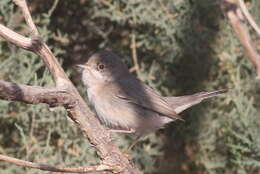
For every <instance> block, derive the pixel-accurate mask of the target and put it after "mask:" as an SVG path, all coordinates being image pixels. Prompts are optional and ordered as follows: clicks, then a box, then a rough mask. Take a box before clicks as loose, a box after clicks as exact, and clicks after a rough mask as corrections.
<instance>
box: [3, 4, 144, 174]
mask: <svg viewBox="0 0 260 174" xmlns="http://www.w3.org/2000/svg"><path fill="white" fill-rule="evenodd" d="M15 2H16V3H17V4H18V5H19V6H20V8H21V9H22V11H23V14H24V17H25V20H26V22H27V24H28V25H29V27H30V29H31V30H32V31H34V36H33V37H32V38H26V37H23V36H21V35H19V34H18V33H15V32H14V31H11V30H10V29H8V28H6V27H4V26H3V25H0V36H1V37H3V38H4V39H5V40H7V41H8V42H11V43H13V44H15V45H16V46H18V47H20V48H24V49H27V50H30V51H32V52H34V53H36V54H38V55H39V56H40V57H41V59H42V60H43V62H44V64H45V66H46V67H47V68H48V69H49V71H50V73H51V75H52V77H53V79H54V81H55V83H56V87H57V89H58V91H60V90H62V91H66V92H67V93H69V94H70V95H71V97H72V100H71V101H77V104H75V105H73V107H70V108H66V109H67V112H68V116H69V117H70V118H71V119H72V120H73V121H74V123H76V124H77V126H78V127H79V128H80V129H81V130H82V132H83V133H84V134H85V135H86V136H87V138H88V140H89V142H90V143H91V144H92V145H93V146H94V147H95V148H96V150H97V154H98V155H99V157H100V158H101V159H102V164H106V165H108V166H111V168H112V172H114V173H131V174H137V173H140V171H139V170H137V169H136V168H134V167H133V166H132V165H131V163H130V162H129V160H128V158H127V157H126V156H125V155H124V154H123V153H122V152H121V151H120V150H119V149H118V147H116V146H115V145H113V144H112V138H111V136H110V133H109V132H108V131H107V130H106V129H105V128H103V127H102V126H101V124H100V123H99V121H98V120H97V118H96V117H95V115H94V114H93V113H92V112H91V111H90V109H89V108H88V106H87V104H86V103H85V101H84V100H83V98H82V97H81V96H80V95H79V92H78V91H77V89H76V88H75V86H74V85H73V84H72V82H71V81H70V80H69V78H68V77H67V76H66V74H65V72H64V70H63V69H62V67H61V66H60V64H59V62H58V61H57V59H56V58H55V56H54V55H53V53H52V52H51V50H50V49H49V48H48V46H47V45H46V44H45V43H43V42H42V40H41V39H40V37H39V36H38V35H37V32H35V30H36V27H34V24H33V21H32V18H31V15H30V12H29V10H28V7H27V4H26V2H25V0H15ZM20 3H22V4H23V5H20ZM32 24H33V25H32Z"/></svg>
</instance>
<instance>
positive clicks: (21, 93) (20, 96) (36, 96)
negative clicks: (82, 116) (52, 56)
mask: <svg viewBox="0 0 260 174" xmlns="http://www.w3.org/2000/svg"><path fill="white" fill-rule="evenodd" d="M0 99H2V100H12V101H21V102H24V103H28V104H38V103H46V104H48V105H49V106H51V107H54V106H65V107H68V106H72V105H74V104H75V101H74V102H73V101H72V96H71V95H70V94H68V93H66V91H60V90H57V89H50V88H44V87H39V86H28V85H20V84H16V83H10V82H5V81H3V80H0Z"/></svg>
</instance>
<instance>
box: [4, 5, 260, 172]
mask: <svg viewBox="0 0 260 174" xmlns="http://www.w3.org/2000/svg"><path fill="white" fill-rule="evenodd" d="M219 2H220V1H212V0H174V1H172V0H154V1H151V0H142V1H140V0H134V1H128V0H117V1H113V0H97V1H90V0H78V1H75V0H66V1H59V0H34V1H32V0H29V1H28V4H29V6H30V8H31V10H32V15H33V18H34V20H35V23H36V25H37V26H38V27H39V30H40V33H41V35H42V37H43V38H44V40H45V41H46V42H47V44H48V45H49V46H50V47H51V49H52V51H53V52H54V53H55V55H56V56H57V57H58V59H59V61H60V62H61V63H62V64H63V67H64V69H65V70H66V72H67V73H68V75H69V76H70V77H71V79H72V80H73V82H74V84H75V85H77V86H78V89H80V91H81V93H82V95H83V96H85V97H86V95H85V91H84V89H83V88H82V83H81V82H80V76H79V72H77V71H76V70H75V69H74V68H73V66H74V65H75V64H77V63H81V62H84V61H86V60H87V58H88V56H89V55H91V54H93V53H94V52H96V51H97V50H100V49H110V50H113V51H114V52H115V53H117V54H119V55H121V56H122V59H123V61H124V62H125V63H127V65H128V67H129V69H130V70H131V71H132V72H133V73H135V74H136V75H137V76H138V77H139V78H140V79H142V80H143V81H145V82H146V83H147V84H149V85H150V86H151V87H153V88H156V89H158V91H160V92H161V93H162V94H163V95H184V94H192V93H194V92H199V91H204V90H215V89H222V88H231V89H232V90H231V92H230V93H228V94H227V95H223V96H220V97H217V98H214V99H211V100H208V101H206V102H204V103H202V104H200V105H198V106H195V107H193V108H192V109H189V110H187V111H185V112H184V113H182V115H183V117H184V118H185V120H186V121H185V122H174V123H171V124H169V125H168V126H167V127H166V128H165V129H164V130H161V131H158V132H157V133H154V134H150V135H149V136H147V137H145V138H144V139H143V140H142V141H141V142H140V143H139V144H138V145H137V146H136V147H135V149H134V150H133V151H132V152H131V154H130V155H131V156H132V157H133V160H134V163H135V165H136V166H137V167H138V168H140V169H141V170H142V171H144V172H145V173H147V174H148V173H149V174H153V173H154V174H155V173H158V174H173V173H181V174H230V173H234V174H246V173H250V174H257V173H260V135H259V133H260V119H259V118H260V82H259V81H257V80H256V79H255V71H254V67H253V65H251V63H250V62H249V61H248V60H247V58H246V56H245V53H244V51H243V49H242V47H241V46H240V43H239V42H238V40H237V39H236V37H235V35H234V33H233V32H232V29H231V28H230V26H229V24H228V22H227V20H226V19H225V18H224V16H223V14H222V12H221V10H220V4H219ZM246 4H247V7H248V9H249V10H250V12H251V14H252V15H253V16H254V18H255V20H256V21H257V22H258V25H260V23H259V22H260V1H259V0H248V1H246ZM0 22H1V23H3V24H5V25H7V26H8V27H10V28H12V29H15V30H16V31H18V32H19V33H22V34H24V35H30V31H29V30H28V28H27V27H26V26H25V25H24V20H23V17H22V15H21V12H20V10H18V9H17V7H16V6H14V5H13V3H12V2H11V0H1V1H0ZM251 34H252V37H253V39H254V41H255V44H256V45H257V47H258V48H257V49H258V51H259V50H260V38H259V36H258V37H257V35H256V34H254V32H253V31H251ZM135 52H136V54H135ZM135 55H136V56H135ZM0 79H4V80H7V81H12V82H18V83H22V84H31V85H41V86H52V85H53V82H52V80H51V77H50V75H49V73H48V72H47V71H46V69H45V67H44V66H43V64H42V62H41V61H40V59H39V58H38V57H37V56H36V55H34V54H32V53H30V52H27V51H24V50H21V49H18V48H17V47H15V46H13V45H11V44H9V43H7V42H5V41H1V42H0ZM86 100H87V98H86ZM0 130H1V131H0V153H1V154H7V155H10V156H14V157H17V158H22V159H25V160H30V161H34V162H41V163H47V164H52V165H56V164H57V165H70V166H80V165H84V166H87V165H89V164H95V162H96V161H98V158H97V156H96V154H95V151H94V149H93V147H91V146H90V145H89V143H88V142H87V140H86V139H85V138H84V137H83V136H82V133H81V132H80V131H79V130H78V129H77V128H76V126H75V125H74V124H73V123H72V122H71V121H70V120H69V119H68V118H67V117H66V113H65V112H64V110H62V109H60V110H59V109H55V111H52V112H51V111H50V110H49V109H48V107H47V106H46V105H26V104H23V103H19V102H7V101H0ZM114 139H115V143H116V144H118V145H119V146H120V147H121V148H122V149H125V148H126V147H128V145H129V143H130V142H131V139H130V138H129V137H127V136H123V135H114ZM0 171H1V174H2V173H3V174H7V173H8V174H9V173H29V174H33V173H42V171H39V170H35V169H26V168H22V167H18V166H16V165H12V164H8V163H6V162H2V161H0Z"/></svg>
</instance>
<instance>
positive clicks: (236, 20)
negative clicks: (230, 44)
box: [222, 0, 260, 78]
mask: <svg viewBox="0 0 260 174" xmlns="http://www.w3.org/2000/svg"><path fill="white" fill-rule="evenodd" d="M222 9H223V11H224V13H225V14H226V16H227V18H228V19H229V22H230V24H231V26H232V28H233V30H234V31H235V34H236V36H237V37H238V39H239V40H240V42H241V44H242V46H243V47H244V49H245V51H246V53H247V55H248V59H249V60H250V61H251V62H252V63H253V64H254V66H255V68H256V72H257V78H260V56H259V54H258V53H257V50H256V48H255V46H254V44H253V41H252V39H251V37H250V34H249V32H248V29H247V27H246V25H245V24H244V21H245V19H244V16H243V15H242V12H241V9H240V8H239V6H238V4H237V3H236V1H234V0H222Z"/></svg>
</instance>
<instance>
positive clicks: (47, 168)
mask: <svg viewBox="0 0 260 174" xmlns="http://www.w3.org/2000/svg"><path fill="white" fill-rule="evenodd" d="M0 160H4V161H7V162H10V163H13V164H16V165H19V166H24V167H30V168H34V169H40V170H45V171H50V172H63V173H68V172H70V173H86V172H101V171H111V170H112V169H113V168H111V167H110V166H107V165H104V164H100V165H95V166H88V167H61V166H51V165H47V164H39V163H33V162H29V161H25V160H20V159H17V158H13V157H9V156H5V155H0Z"/></svg>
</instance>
